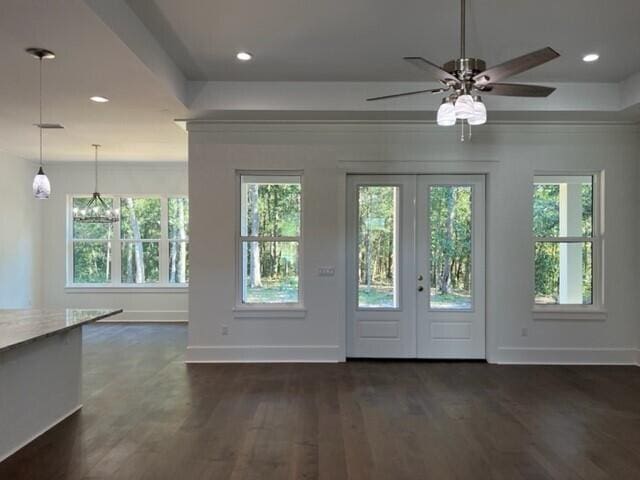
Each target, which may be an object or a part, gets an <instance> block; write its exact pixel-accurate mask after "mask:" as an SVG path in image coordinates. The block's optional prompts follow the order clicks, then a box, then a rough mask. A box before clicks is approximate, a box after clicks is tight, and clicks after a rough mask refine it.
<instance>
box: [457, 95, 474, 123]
mask: <svg viewBox="0 0 640 480" xmlns="http://www.w3.org/2000/svg"><path fill="white" fill-rule="evenodd" d="M455 110H456V117H457V118H460V119H462V120H467V119H468V118H471V117H472V116H473V114H474V112H475V109H474V106H473V98H472V97H471V95H460V96H459V97H458V99H457V100H456V105H455Z"/></svg>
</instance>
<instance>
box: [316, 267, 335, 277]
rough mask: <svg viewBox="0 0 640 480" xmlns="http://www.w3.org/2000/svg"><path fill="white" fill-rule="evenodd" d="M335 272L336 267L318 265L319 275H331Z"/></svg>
mask: <svg viewBox="0 0 640 480" xmlns="http://www.w3.org/2000/svg"><path fill="white" fill-rule="evenodd" d="M335 274H336V267H318V276H319V277H333V276H334V275H335Z"/></svg>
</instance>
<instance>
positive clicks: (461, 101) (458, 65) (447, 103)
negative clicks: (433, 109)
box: [367, 0, 560, 138]
mask: <svg viewBox="0 0 640 480" xmlns="http://www.w3.org/2000/svg"><path fill="white" fill-rule="evenodd" d="M465 16H466V0H461V18H460V58H456V59H454V60H450V61H448V62H447V63H445V64H444V65H443V66H442V67H440V66H439V65H436V64H435V63H433V62H430V61H429V60H425V59H424V58H422V57H404V60H406V61H407V62H409V63H410V64H411V65H413V66H414V67H417V68H419V69H420V70H423V71H425V72H427V73H429V74H431V75H432V76H433V77H434V78H435V79H436V80H438V81H439V82H440V83H441V84H442V85H443V86H442V87H441V88H435V89H430V90H418V91H415V92H405V93H396V94H393V95H384V96H382V97H374V98H367V101H369V102H373V101H377V100H387V99H390V98H397V97H406V96H409V95H419V94H422V93H432V94H437V93H445V92H451V93H450V94H449V95H448V96H447V97H445V98H444V99H442V104H441V105H440V107H439V108H438V114H437V123H438V125H442V126H451V125H455V124H456V121H457V120H458V119H460V120H462V121H463V122H464V120H466V121H467V123H468V124H469V125H482V124H484V123H486V121H487V109H486V107H485V105H484V103H483V102H482V98H481V96H480V95H481V94H486V95H504V96H510V97H548V96H549V95H551V94H552V93H553V91H554V90H555V88H552V87H543V86H539V85H523V84H516V83H500V82H501V81H502V80H504V79H506V78H508V77H511V76H513V75H517V74H518V73H522V72H525V71H527V70H530V69H532V68H534V67H537V66H538V65H542V64H543V63H546V62H548V61H550V60H553V59H554V58H556V57H559V56H560V54H559V53H558V52H556V51H555V50H554V49H553V48H551V47H545V48H542V49H540V50H536V51H535V52H531V53H527V54H526V55H522V56H521V57H517V58H513V59H511V60H509V61H507V62H504V63H501V64H500V65H496V66H495V67H491V68H487V67H486V64H485V62H484V60H481V59H479V58H467V56H466V54H465V43H466V39H465V30H466V23H465V22H466V20H465ZM463 138H464V137H463Z"/></svg>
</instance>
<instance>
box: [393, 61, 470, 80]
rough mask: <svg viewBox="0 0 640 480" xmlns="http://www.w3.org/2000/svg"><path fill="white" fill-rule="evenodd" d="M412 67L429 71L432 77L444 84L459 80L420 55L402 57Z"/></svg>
mask: <svg viewBox="0 0 640 480" xmlns="http://www.w3.org/2000/svg"><path fill="white" fill-rule="evenodd" d="M404 59H405V60H406V61H407V62H409V63H410V64H411V65H413V66H414V67H417V68H419V69H420V70H423V71H425V72H428V73H430V74H431V75H432V76H433V77H434V78H436V79H437V80H440V81H441V82H442V83H444V84H445V85H458V84H459V83H460V80H458V79H457V78H456V77H454V76H453V75H451V74H450V73H449V72H447V71H446V70H444V69H443V68H442V67H440V66H439V65H436V64H435V63H431V62H430V61H429V60H425V59H424V58H422V57H404Z"/></svg>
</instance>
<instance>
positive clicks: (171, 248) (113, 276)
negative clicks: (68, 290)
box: [67, 196, 189, 287]
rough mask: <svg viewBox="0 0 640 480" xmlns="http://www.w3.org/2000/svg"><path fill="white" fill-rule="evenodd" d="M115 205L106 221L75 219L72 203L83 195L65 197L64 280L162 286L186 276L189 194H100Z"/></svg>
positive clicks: (80, 200)
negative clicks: (115, 214)
mask: <svg viewBox="0 0 640 480" xmlns="http://www.w3.org/2000/svg"><path fill="white" fill-rule="evenodd" d="M104 198H105V201H106V202H107V203H108V204H109V206H111V207H112V208H118V209H120V221H119V222H117V223H115V224H112V225H105V224H97V223H96V224H93V223H79V222H75V221H74V220H73V215H72V212H73V208H83V207H84V206H85V205H86V204H87V202H88V201H89V197H80V196H74V197H71V198H70V201H69V211H68V213H67V214H68V218H69V224H70V232H69V237H70V240H69V242H68V244H69V255H68V264H69V268H68V269H67V271H68V272H69V273H68V278H67V283H68V284H69V285H70V286H90V285H94V286H118V287H127V286H140V285H146V286H163V285H176V284H187V283H188V281H189V259H188V250H189V231H188V225H189V200H188V199H187V198H186V197H169V198H167V197H160V196H144V197H143V196H121V197H115V196H111V197H104Z"/></svg>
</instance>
